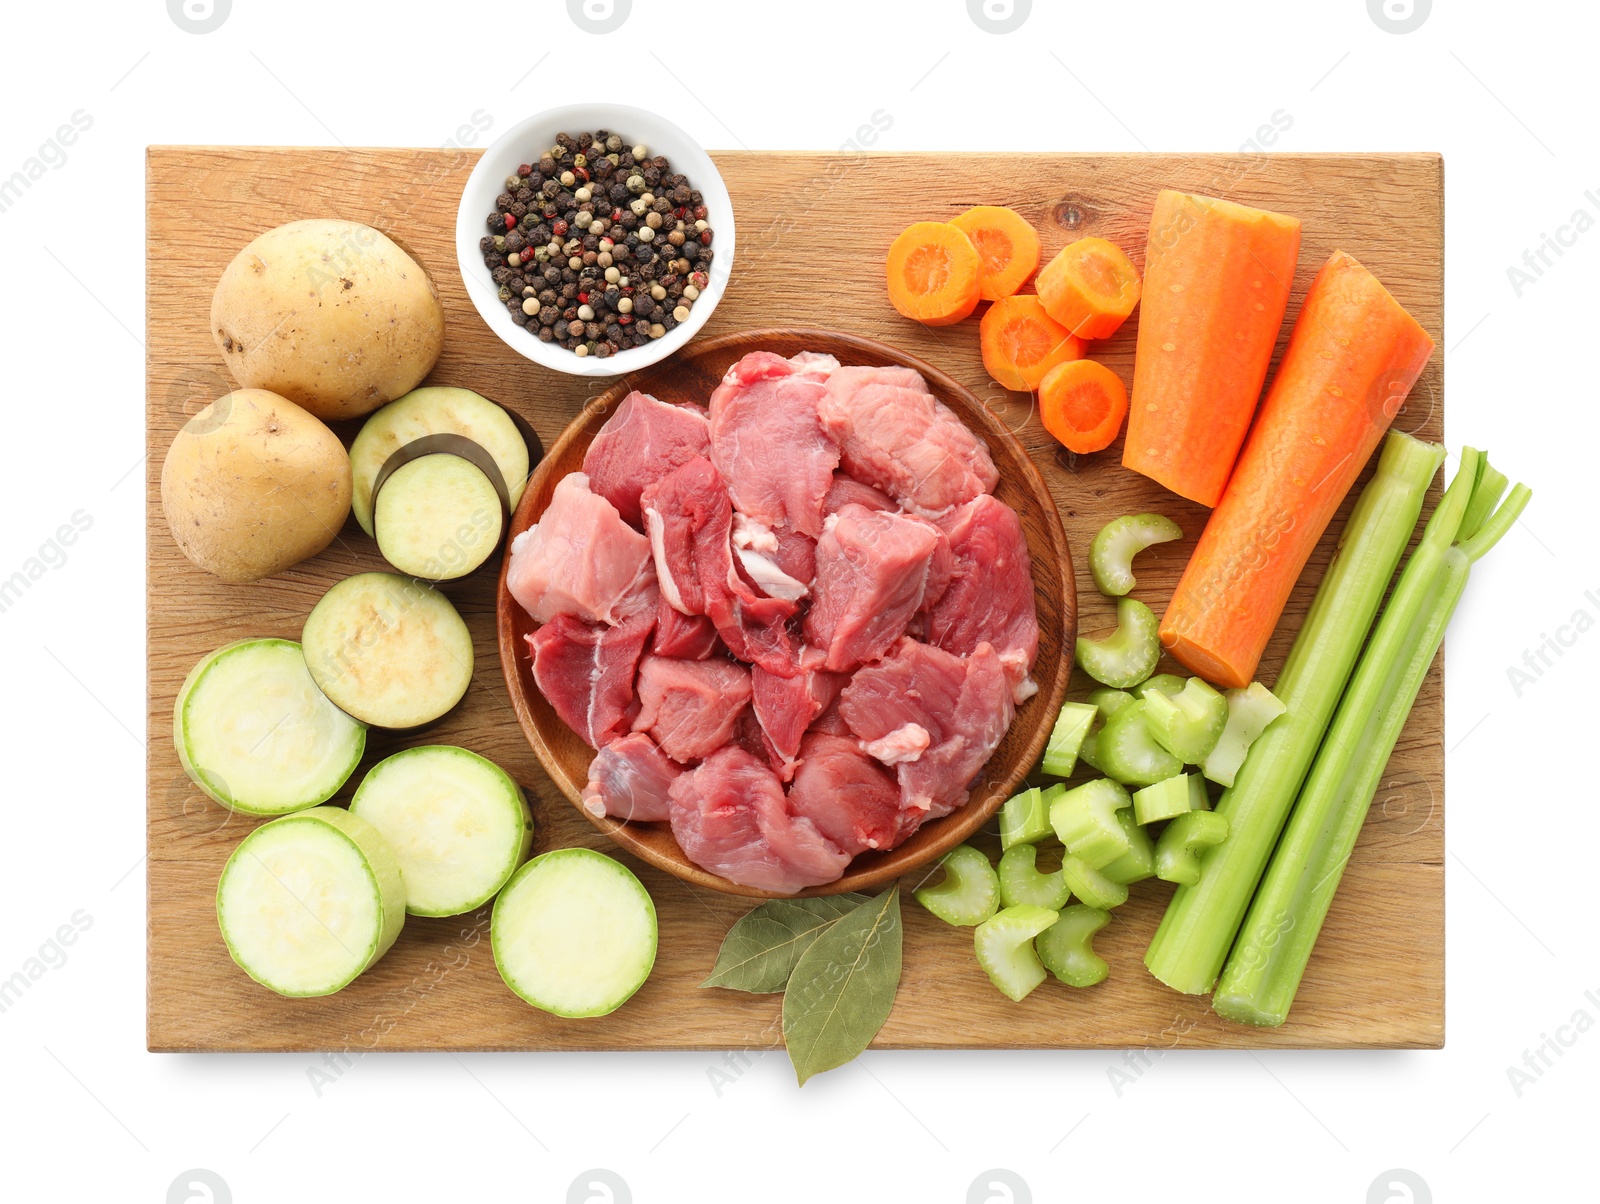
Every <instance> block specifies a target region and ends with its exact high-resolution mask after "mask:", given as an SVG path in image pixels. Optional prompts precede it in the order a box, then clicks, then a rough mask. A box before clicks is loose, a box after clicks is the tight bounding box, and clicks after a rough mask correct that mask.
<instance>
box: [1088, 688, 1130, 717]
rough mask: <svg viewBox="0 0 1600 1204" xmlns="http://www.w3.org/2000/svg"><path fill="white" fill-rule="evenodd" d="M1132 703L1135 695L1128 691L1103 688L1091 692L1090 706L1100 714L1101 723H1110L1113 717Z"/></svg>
mask: <svg viewBox="0 0 1600 1204" xmlns="http://www.w3.org/2000/svg"><path fill="white" fill-rule="evenodd" d="M1132 701H1133V695H1132V694H1130V693H1128V692H1127V691H1126V690H1113V689H1111V688H1110V687H1109V686H1102V687H1101V688H1100V689H1098V690H1091V691H1089V698H1088V702H1089V705H1090V706H1092V707H1094V709H1095V710H1097V711H1099V712H1100V722H1102V723H1109V722H1110V721H1111V716H1113V715H1115V714H1116V713H1117V712H1118V711H1120V710H1121V709H1122V708H1123V707H1125V706H1127V705H1128V704H1129V703H1130V702H1132Z"/></svg>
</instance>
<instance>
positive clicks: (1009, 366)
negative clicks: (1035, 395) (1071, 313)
mask: <svg viewBox="0 0 1600 1204" xmlns="http://www.w3.org/2000/svg"><path fill="white" fill-rule="evenodd" d="M978 343H979V345H980V346H981V347H982V349H983V366H984V367H985V368H986V369H988V372H989V375H990V376H992V377H994V379H995V380H996V382H998V383H999V384H1001V385H1003V386H1005V387H1006V388H1007V389H1016V390H1018V391H1019V392H1027V391H1031V390H1033V389H1037V388H1038V387H1039V382H1040V381H1041V380H1043V379H1044V376H1045V373H1046V372H1048V371H1050V369H1052V368H1054V367H1055V366H1056V365H1057V364H1064V363H1066V362H1067V361H1068V360H1075V359H1080V358H1081V357H1082V356H1083V340H1082V339H1079V338H1076V337H1075V336H1074V335H1073V334H1072V332H1071V331H1069V330H1068V329H1067V328H1066V327H1065V326H1063V325H1061V323H1059V322H1057V321H1056V320H1055V319H1054V318H1052V317H1051V316H1050V315H1049V314H1047V313H1045V312H1044V305H1043V304H1041V303H1040V301H1039V298H1038V297H1035V296H1034V295H1033V294H1032V293H1024V294H1019V295H1018V296H1015V297H1001V298H1000V299H999V300H998V301H996V302H995V303H994V304H993V305H991V306H990V307H989V311H988V312H987V313H986V314H984V315H983V321H982V322H980V323H978Z"/></svg>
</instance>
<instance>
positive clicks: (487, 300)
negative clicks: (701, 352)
mask: <svg viewBox="0 0 1600 1204" xmlns="http://www.w3.org/2000/svg"><path fill="white" fill-rule="evenodd" d="M585 130H587V131H589V132H590V133H593V132H594V131H595V130H611V131H614V132H616V133H618V134H621V135H622V136H623V138H625V139H629V140H630V145H635V146H636V145H638V144H639V143H643V144H644V145H645V146H646V147H647V148H649V151H650V153H651V155H665V156H666V157H667V158H668V159H669V160H670V161H671V163H672V170H673V171H676V172H681V173H682V174H683V175H685V176H687V177H688V178H689V187H691V188H696V189H698V190H699V191H700V193H701V195H702V196H703V197H704V198H705V201H704V203H705V207H706V220H707V221H708V222H710V223H711V228H712V230H714V231H715V232H716V242H715V243H714V244H713V249H714V250H715V251H716V257H715V258H713V259H712V261H711V279H710V283H709V284H708V285H707V286H706V287H705V288H704V289H702V290H701V292H700V296H699V298H698V299H697V300H696V301H695V303H694V306H693V308H691V309H690V311H689V320H688V321H687V322H683V323H681V324H680V325H678V326H676V327H674V328H673V329H672V330H669V331H668V332H667V333H666V334H664V335H662V336H661V338H659V339H655V340H652V341H651V342H649V343H646V344H645V345H644V346H643V347H630V348H629V349H628V350H626V351H619V352H618V353H617V354H616V355H612V356H607V357H606V358H605V359H598V358H596V357H594V356H583V357H579V356H576V355H574V354H572V352H570V351H568V350H567V349H566V348H565V347H562V346H561V345H560V344H558V343H541V342H540V341H539V339H538V336H537V335H535V334H530V333H529V331H528V329H527V327H525V326H518V325H517V324H516V323H515V322H513V321H512V320H511V314H510V312H509V311H508V310H507V309H506V307H505V305H504V303H502V302H501V301H500V298H499V293H500V290H499V288H498V287H497V286H496V285H495V283H494V281H493V279H492V278H491V277H490V275H489V269H488V268H487V267H485V266H484V263H483V252H481V251H479V250H478V242H479V240H480V239H482V238H483V236H484V235H485V234H487V233H489V229H488V226H487V224H486V223H487V221H488V217H489V214H491V213H493V212H494V207H495V205H494V202H495V198H496V197H497V196H499V195H500V193H501V192H502V191H504V189H505V178H506V177H507V176H509V175H513V174H515V173H516V170H517V168H518V167H519V166H520V165H522V164H524V163H527V162H530V161H534V160H537V159H538V157H539V156H540V155H541V154H542V153H543V152H544V151H546V150H548V149H549V148H550V147H551V146H553V145H554V144H555V140H556V135H557V134H559V133H562V132H563V131H564V132H566V133H568V134H571V135H573V136H574V137H576V136H577V135H578V134H581V133H583V132H584V131H585ZM733 245H734V239H733V202H732V201H731V200H729V199H728V189H727V186H726V185H724V184H723V182H722V176H721V175H720V174H719V173H718V172H717V169H716V166H715V165H714V164H713V163H712V162H711V156H710V155H708V154H706V153H705V151H703V150H701V149H700V146H699V145H698V144H697V143H696V142H695V141H694V140H693V139H692V138H690V137H689V135H688V134H686V133H684V132H683V131H682V130H680V129H679V128H678V127H677V126H675V125H673V124H672V123H671V122H669V121H666V120H665V119H663V118H661V117H658V116H657V115H656V114H654V113H651V112H647V111H646V110H644V109H634V108H629V107H627V106H626V105H608V104H582V105H568V106H566V107H565V108H560V109H549V110H547V111H545V112H543V113H538V114H535V115H534V116H532V117H529V118H528V119H527V120H525V121H519V122H518V123H517V124H516V125H514V126H512V127H511V128H510V129H509V130H507V131H506V132H505V133H504V134H501V135H500V137H498V138H496V139H495V140H494V141H493V142H492V143H490V145H489V147H488V149H486V150H485V151H484V152H483V158H481V159H479V160H478V165H477V166H476V167H474V168H473V169H472V175H471V176H469V177H468V178H467V186H466V187H465V188H464V189H463V190H462V192H461V207H460V209H458V210H457V212H456V260H457V262H458V263H459V264H460V267H461V278H462V280H463V282H464V283H465V284H466V288H467V296H469V297H471V298H472V304H473V305H474V306H475V307H476V308H477V310H478V313H479V314H481V315H482V316H483V320H484V321H485V322H487V323H488V324H489V327H490V329H491V330H493V331H494V332H495V333H496V334H497V335H499V336H500V338H501V339H502V340H503V341H504V342H505V344H506V346H508V347H510V348H511V349H512V350H513V351H515V352H517V353H518V354H519V355H522V356H526V357H527V358H528V359H530V360H533V361H534V362H535V363H537V364H542V365H544V366H545V367H546V368H551V369H553V370H555V371H557V372H565V373H568V374H569V375H572V376H622V375H623V374H625V373H628V372H634V371H637V370H638V369H640V368H644V367H646V366H648V365H650V364H653V363H655V362H656V361H657V360H662V359H665V358H666V357H667V356H669V355H671V354H672V353H673V352H674V351H676V350H677V349H678V348H680V347H682V346H683V345H684V344H685V343H687V342H688V341H689V340H690V339H692V338H693V337H694V336H695V334H696V333H697V332H698V331H699V330H700V328H701V327H702V326H704V325H705V324H706V319H707V318H709V317H710V316H711V311H712V310H713V309H715V308H716V307H717V302H719V301H721V300H722V293H723V290H724V289H726V288H727V286H728V273H729V272H730V271H732V269H733Z"/></svg>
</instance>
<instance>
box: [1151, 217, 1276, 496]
mask: <svg viewBox="0 0 1600 1204" xmlns="http://www.w3.org/2000/svg"><path fill="white" fill-rule="evenodd" d="M1299 256H1300V220H1299V219H1298V218H1293V217H1285V216H1283V215H1282V214H1279V213H1267V212H1265V211H1264V210H1261V209H1249V208H1246V207H1245V206H1243V205H1235V204H1232V203H1231V202H1229V201H1218V200H1214V199H1212V198H1211V197H1202V196H1188V195H1186V194H1184V193H1181V192H1171V191H1167V192H1163V193H1161V195H1160V196H1158V197H1157V198H1156V206H1155V212H1154V213H1152V214H1151V215H1150V241H1149V244H1148V245H1147V247H1146V249H1145V257H1144V308H1143V309H1141V310H1140V313H1139V341H1138V345H1137V347H1136V349H1135V355H1134V362H1133V411H1132V414H1131V416H1130V417H1129V419H1128V439H1127V442H1126V443H1125V444H1124V445H1123V449H1122V463H1123V465H1124V466H1126V467H1128V468H1131V469H1133V471H1135V472H1138V473H1143V474H1144V475H1145V476H1147V477H1149V478H1151V479H1152V480H1154V481H1158V482H1160V483H1161V484H1162V485H1165V486H1166V487H1167V488H1168V489H1170V490H1172V492H1174V493H1176V494H1179V495H1181V496H1183V497H1186V498H1189V499H1190V500H1191V501H1196V502H1199V503H1201V504H1202V505H1205V506H1215V505H1216V504H1217V499H1218V498H1220V497H1221V496H1222V487H1223V486H1224V485H1226V484H1227V482H1228V474H1229V473H1230V472H1231V471H1232V470H1233V462H1234V460H1235V459H1236V458H1237V457H1238V455H1239V448H1240V446H1241V445H1242V444H1243V443H1244V437H1245V432H1246V431H1247V430H1249V428H1250V416H1251V415H1252V414H1253V413H1254V412H1255V408H1256V401H1257V399H1258V398H1259V397H1260V395H1261V384H1262V382H1263V381H1265V380H1266V379H1267V367H1268V365H1269V364H1271V362H1272V349H1273V346H1274V345H1275V344H1276V343H1277V341H1278V328H1279V327H1280V326H1281V325H1282V324H1283V311H1284V309H1285V308H1286V307H1287V306H1288V304H1289V287H1290V285H1291V284H1293V282H1294V265H1295V260H1296V259H1298V258H1299Z"/></svg>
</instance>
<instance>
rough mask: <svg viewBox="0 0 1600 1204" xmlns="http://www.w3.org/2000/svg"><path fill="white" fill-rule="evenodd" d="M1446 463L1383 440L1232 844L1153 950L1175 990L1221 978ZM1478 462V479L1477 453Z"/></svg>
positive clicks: (1172, 912) (1218, 853)
mask: <svg viewBox="0 0 1600 1204" xmlns="http://www.w3.org/2000/svg"><path fill="white" fill-rule="evenodd" d="M1469 450H1470V449H1469ZM1462 459H1463V462H1464V463H1465V462H1466V460H1467V459H1468V455H1467V454H1466V453H1464V454H1463V457H1462ZM1443 460H1444V449H1443V448H1442V447H1440V446H1438V445H1437V444H1432V443H1423V442H1421V441H1420V440H1418V439H1414V438H1412V437H1411V436H1409V435H1405V434H1401V433H1398V432H1392V433H1390V434H1389V436H1388V437H1387V438H1386V440H1385V442H1384V445H1383V451H1382V452H1381V453H1380V455H1379V458H1378V467H1377V471H1376V472H1375V473H1374V475H1373V477H1372V480H1371V481H1370V482H1368V484H1367V486H1366V488H1365V489H1363V490H1362V491H1361V496H1360V498H1359V499H1357V501H1356V505H1355V509H1354V510H1353V511H1352V513H1351V515H1350V520H1349V522H1348V523H1346V524H1345V529H1344V532H1343V534H1342V536H1341V538H1340V545H1339V550H1338V552H1337V553H1336V555H1335V556H1334V559H1333V563H1332V564H1331V565H1329V566H1328V571H1327V573H1326V574H1325V575H1324V577H1323V579H1322V583H1321V585H1320V586H1319V587H1318V589H1317V593H1316V596H1315V598H1314V599H1313V600H1312V603H1311V610H1310V612H1309V613H1308V614H1307V615H1306V619H1305V622H1304V624H1303V625H1302V626H1301V628H1300V633H1299V635H1298V636H1297V637H1296V639H1295V642H1294V647H1293V648H1292V649H1291V650H1290V652H1289V658H1288V660H1287V662H1286V663H1285V664H1284V667H1283V672H1282V673H1281V674H1279V676H1278V680H1277V682H1276V683H1275V684H1274V686H1273V693H1274V694H1276V695H1277V697H1278V698H1279V699H1280V700H1281V701H1282V702H1283V703H1284V705H1285V706H1286V707H1287V708H1288V711H1287V713H1286V714H1284V715H1283V716H1281V717H1280V718H1279V719H1278V720H1277V721H1276V722H1275V723H1273V724H1272V725H1271V726H1270V727H1268V728H1267V730H1266V731H1265V732H1263V733H1262V735H1261V736H1260V738H1259V739H1257V740H1256V742H1255V743H1254V744H1253V745H1251V747H1250V751H1249V753H1248V755H1246V757H1245V761H1244V765H1243V766H1242V767H1241V768H1240V770H1239V773H1238V776H1237V777H1236V778H1235V780H1234V784H1233V786H1232V787H1230V788H1229V789H1228V790H1227V791H1226V792H1225V793H1224V794H1223V796H1222V798H1221V799H1220V800H1219V801H1218V803H1217V807H1216V811H1217V814H1219V815H1221V816H1223V818H1225V819H1226V820H1227V821H1228V833H1229V835H1228V839H1227V840H1226V841H1224V842H1223V843H1222V844H1220V845H1217V846H1216V847H1214V848H1211V849H1208V850H1206V852H1205V853H1204V854H1203V855H1202V856H1201V860H1200V879H1199V881H1198V882H1196V883H1195V884H1194V885H1192V886H1179V887H1178V890H1177V892H1176V893H1175V894H1174V895H1173V897H1172V902H1171V903H1170V904H1169V905H1168V907H1167V911H1166V914H1165V915H1163V916H1162V918H1161V924H1160V926H1159V927H1158V928H1157V929H1156V934H1155V937H1154V938H1153V939H1152V940H1151V942H1150V947H1149V949H1148V950H1146V952H1145V965H1146V966H1147V967H1149V969H1150V972H1151V973H1152V974H1154V975H1155V976H1156V977H1157V978H1158V979H1160V980H1161V981H1162V982H1164V983H1166V984H1167V985H1168V986H1170V987H1173V988H1174V989H1176V990H1179V991H1183V992H1185V993H1186V994H1191V995H1198V994H1203V993H1205V992H1207V991H1209V990H1210V989H1211V988H1212V986H1213V984H1214V983H1215V982H1216V980H1217V974H1218V973H1219V972H1220V971H1221V969H1222V964H1223V961H1224V960H1225V959H1226V958H1227V955H1228V950H1229V948H1230V947H1231V946H1232V944H1233V939H1234V937H1235V935H1237V933H1238V931H1239V924H1240V922H1241V921H1242V920H1243V919H1244V914H1245V909H1246V908H1247V907H1248V906H1249V904H1250V897H1251V895H1252V894H1253V893H1254V892H1255V888H1256V884H1257V883H1258V882H1259V881H1260V879H1261V874H1262V872H1263V871H1264V870H1265V869H1266V866H1267V859H1268V857H1269V856H1270V855H1271V853H1272V847H1273V845H1274V844H1276V843H1277V839H1278V835H1279V833H1280V832H1281V831H1282V830H1283V823H1284V820H1285V819H1286V818H1287V816H1288V813H1289V809H1290V807H1291V806H1292V805H1293V803H1294V799H1295V796H1296V794H1297V793H1298V792H1299V790H1300V784H1301V782H1303V781H1304V780H1305V775H1306V771H1307V770H1308V769H1310V767H1311V759H1312V757H1313V756H1314V755H1315V754H1316V751H1317V746H1318V745H1319V744H1321V742H1322V736H1323V733H1324V732H1325V731H1326V730H1327V726H1328V721H1329V719H1330V718H1331V717H1332V715H1333V711H1334V707H1335V706H1336V705H1337V703H1338V701H1339V696H1340V694H1341V693H1343V691H1344V686H1345V682H1346V681H1348V680H1349V677H1350V672H1351V670H1352V669H1353V668H1354V666H1355V662H1356V657H1357V656H1358V655H1359V653H1360V651H1361V645H1362V643H1363V642H1364V641H1365V639H1366V636H1367V631H1368V629H1369V628H1370V627H1371V625H1372V620H1373V616H1374V615H1376V614H1377V612H1378V606H1379V604H1380V603H1381V602H1382V601H1383V595H1384V591H1385V589H1386V588H1387V587H1388V584H1389V579H1390V578H1391V577H1392V576H1393V575H1394V570H1395V566H1396V565H1398V564H1399V562H1400V556H1401V554H1402V553H1403V552H1404V551H1405V548H1406V544H1407V543H1408V542H1409V541H1410V538H1411V532H1412V531H1413V529H1414V528H1415V527H1416V522H1417V516H1418V515H1419V514H1420V513H1421V511H1422V503H1423V500H1424V498H1425V497H1426V495H1427V490H1428V484H1429V482H1431V481H1432V480H1433V477H1434V474H1435V473H1437V472H1438V470H1439V465H1440V463H1442V462H1443ZM1471 460H1472V463H1473V476H1474V477H1475V476H1476V463H1477V453H1476V452H1471ZM1467 492H1469V493H1470V488H1469V489H1468V490H1467ZM1465 503H1466V497H1465V496H1463V497H1461V498H1460V500H1459V504H1460V505H1461V506H1464V505H1465Z"/></svg>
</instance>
